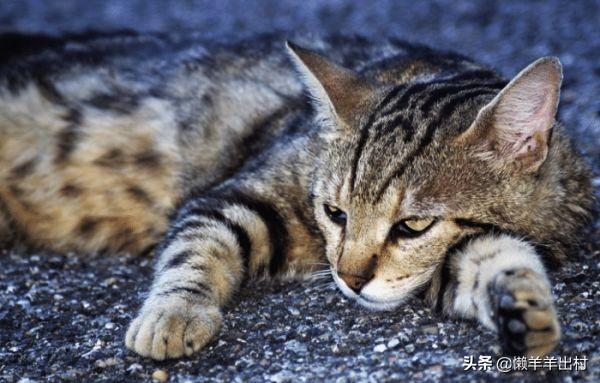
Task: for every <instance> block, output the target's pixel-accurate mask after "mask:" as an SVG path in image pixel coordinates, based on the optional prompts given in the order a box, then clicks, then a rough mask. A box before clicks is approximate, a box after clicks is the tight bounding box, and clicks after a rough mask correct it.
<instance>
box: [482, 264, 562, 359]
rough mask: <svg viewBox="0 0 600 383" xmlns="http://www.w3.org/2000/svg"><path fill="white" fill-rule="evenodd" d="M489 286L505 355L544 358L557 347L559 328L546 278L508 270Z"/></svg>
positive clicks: (530, 272) (532, 273) (528, 272)
mask: <svg viewBox="0 0 600 383" xmlns="http://www.w3.org/2000/svg"><path fill="white" fill-rule="evenodd" d="M489 287H490V295H491V298H492V307H493V312H494V319H495V322H496V326H497V328H498V333H499V336H500V342H501V344H502V347H503V350H504V352H505V353H506V354H509V355H526V356H540V357H541V356H544V355H547V354H548V353H550V352H551V351H552V350H553V349H554V348H555V347H556V345H557V343H558V341H559V340H560V325H559V323H558V319H557V315H556V311H555V309H554V306H553V304H552V294H551V291H550V286H549V285H548V283H547V282H546V280H545V278H544V277H543V276H541V275H540V274H538V273H536V272H535V271H533V270H531V269H527V268H522V269H512V270H505V271H504V272H502V273H500V274H499V275H498V276H497V277H496V279H495V280H494V281H493V282H492V283H491V284H490V286H489Z"/></svg>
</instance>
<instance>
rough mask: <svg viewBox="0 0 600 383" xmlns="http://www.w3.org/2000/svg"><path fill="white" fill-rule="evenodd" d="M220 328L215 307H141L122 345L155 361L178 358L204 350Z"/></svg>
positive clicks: (180, 303)
mask: <svg viewBox="0 0 600 383" xmlns="http://www.w3.org/2000/svg"><path fill="white" fill-rule="evenodd" d="M220 327H221V312H220V310H219V309H218V308H217V307H215V306H202V305H192V304H190V303H187V302H183V301H175V302H173V301H170V302H162V304H161V302H157V303H155V304H153V305H151V306H149V307H144V308H143V309H142V311H141V312H140V314H139V315H138V317H137V318H135V319H134V320H133V321H132V322H131V324H130V325H129V329H128V330H127V335H126V336H125V344H126V345H127V347H128V348H129V349H131V350H133V351H135V352H137V353H138V354H140V355H141V356H145V357H150V358H152V359H155V360H164V359H169V358H179V357H182V356H183V355H187V356H190V355H192V354H193V353H194V352H196V351H198V350H200V349H201V348H202V347H204V346H205V345H206V344H207V343H208V342H209V341H210V340H211V339H212V338H213V337H214V336H215V335H216V334H217V333H218V332H219V329H220Z"/></svg>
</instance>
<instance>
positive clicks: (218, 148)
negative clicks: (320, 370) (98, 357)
mask: <svg viewBox="0 0 600 383" xmlns="http://www.w3.org/2000/svg"><path fill="white" fill-rule="evenodd" d="M1 38H4V39H9V38H11V39H15V38H16V39H20V40H19V41H20V43H25V42H29V45H28V46H31V47H32V48H31V50H26V51H22V52H20V53H18V54H15V55H10V54H9V55H7V56H6V57H5V61H4V62H3V63H1V64H0V238H2V237H8V238H9V239H10V238H11V237H13V236H14V235H19V237H20V238H22V239H23V241H25V242H26V243H27V244H29V245H32V246H38V247H45V248H51V249H53V250H57V251H82V252H93V251H106V252H109V253H115V252H120V251H129V252H136V253H137V252H143V251H147V250H148V249H152V248H154V250H155V251H154V252H155V254H156V256H157V262H156V267H155V269H156V270H155V278H154V282H153V284H152V287H151V289H150V292H149V294H148V297H147V299H146V301H145V302H144V304H143V306H142V308H141V310H140V312H139V315H138V316H137V317H136V318H135V319H134V320H133V322H132V323H131V325H130V327H129V330H128V332H127V336H126V344H127V346H128V347H129V348H131V349H132V350H134V351H135V352H137V353H139V354H141V355H144V356H148V357H151V358H154V359H158V360H161V359H165V358H177V357H181V356H183V355H191V354H192V353H193V352H195V351H197V350H199V349H201V348H202V347H203V346H204V345H205V344H207V342H209V341H210V340H211V339H212V338H213V337H214V336H215V335H216V333H217V332H218V331H219V328H220V326H221V321H222V314H221V312H222V311H221V310H222V308H223V307H224V306H225V305H226V304H227V302H229V301H230V299H231V297H232V296H233V294H234V293H235V291H236V290H237V289H238V288H240V286H241V284H242V281H243V280H244V279H245V278H250V279H262V278H305V277H309V276H310V275H311V273H312V272H315V271H317V270H318V269H319V268H320V266H319V265H323V263H324V262H328V263H329V264H330V269H331V271H332V275H333V278H334V280H335V282H336V283H337V284H338V286H339V287H340V289H341V291H342V292H343V293H344V294H346V295H347V296H349V297H351V298H352V299H354V300H356V301H357V302H358V303H360V304H362V305H363V306H365V307H369V308H372V309H391V308H394V307H397V306H398V305H400V304H402V303H403V302H404V301H405V300H406V298H407V297H409V296H411V295H416V294H419V293H423V294H424V295H425V296H426V297H427V300H428V301H429V302H430V303H431V304H432V305H434V306H437V307H439V308H440V310H441V311H442V312H444V313H445V314H448V315H456V316H461V317H469V318H478V319H479V320H480V321H481V322H482V323H483V324H484V325H486V326H488V327H490V328H492V329H495V330H497V331H498V333H499V335H500V337H501V340H502V342H503V345H504V347H505V349H506V350H507V351H509V352H517V353H528V354H532V355H533V354H544V353H546V352H548V351H549V350H551V349H552V347H553V346H554V345H555V344H556V342H557V341H558V338H559V336H560V329H559V328H558V325H557V322H556V313H555V311H554V309H553V306H552V301H551V296H550V293H549V285H548V282H547V278H546V276H545V271H544V266H542V262H543V263H545V264H553V263H557V262H560V261H562V260H565V259H567V257H568V255H569V254H570V249H572V248H573V247H574V246H576V245H577V243H578V242H577V237H578V234H579V232H580V231H581V230H582V229H583V228H585V224H586V220H587V219H589V216H590V211H591V207H592V192H591V185H590V182H589V173H588V171H587V169H586V167H585V165H584V163H583V161H582V160H581V158H580V157H579V156H578V155H577V154H576V152H575V151H574V150H573V149H572V148H571V146H570V143H569V140H568V138H567V137H566V135H565V133H564V128H563V127H562V126H561V125H560V124H557V123H555V121H554V113H555V112H556V104H557V100H558V89H559V87H560V79H561V73H560V66H559V64H558V62H557V61H556V60H554V59H542V60H540V61H538V62H536V63H534V64H533V65H532V66H530V67H528V68H526V69H525V70H524V71H523V72H521V73H520V74H519V75H518V76H517V77H515V79H513V80H512V81H511V82H508V81H506V80H505V79H503V78H502V77H500V76H499V75H498V74H497V73H496V72H494V71H493V70H491V69H489V68H487V67H485V66H483V65H479V64H477V63H474V62H473V61H471V60H469V59H467V58H465V57H463V56H460V55H457V54H454V53H451V52H439V51H434V50H431V49H429V48H427V47H424V46H418V45H412V44H407V43H405V42H403V41H400V40H394V39H390V40H386V41H380V42H376V41H370V40H367V39H363V38H360V37H340V36H337V37H330V38H323V39H315V38H314V37H306V36H296V37H295V38H294V40H295V41H296V42H297V43H298V44H299V45H295V44H288V49H287V52H286V49H285V47H284V44H283V41H282V40H281V39H280V38H279V37H277V36H262V37H259V38H257V39H255V40H251V41H242V42H239V43H235V44H221V43H207V42H203V41H201V40H200V39H199V38H198V36H196V35H194V34H189V35H185V36H183V35H150V34H148V35H137V34H120V35H100V36H78V37H71V40H70V41H69V40H60V39H53V38H43V39H41V40H40V41H41V42H43V44H37V43H36V41H37V40H36V39H39V38H36V37H31V36H30V37H17V36H14V35H11V36H5V37H0V39H1ZM38 42H39V41H38ZM302 46H306V47H310V48H311V49H306V48H302ZM65 62H66V63H69V64H70V65H64V63H65ZM292 64H293V65H292ZM539 249H546V250H549V251H543V252H541V251H540V250H539ZM528 294H529V295H528ZM532 302H533V303H532ZM540 312H543V314H544V315H545V317H547V318H549V319H548V320H547V321H543V320H540V318H539V317H540V315H539V313H540ZM517 314H518V315H517ZM519 315H520V316H519Z"/></svg>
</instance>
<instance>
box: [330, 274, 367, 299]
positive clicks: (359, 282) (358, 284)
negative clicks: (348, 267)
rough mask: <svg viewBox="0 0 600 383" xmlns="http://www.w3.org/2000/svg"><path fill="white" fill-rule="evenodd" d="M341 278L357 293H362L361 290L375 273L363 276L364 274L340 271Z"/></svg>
mask: <svg viewBox="0 0 600 383" xmlns="http://www.w3.org/2000/svg"><path fill="white" fill-rule="evenodd" d="M338 275H339V276H340V278H341V279H342V280H343V281H344V282H345V283H346V285H348V287H350V288H351V289H352V291H354V292H355V293H357V294H360V290H361V289H362V288H363V286H364V285H366V284H367V283H368V282H369V281H370V280H371V279H372V278H373V275H370V276H362V275H352V274H345V273H341V272H338Z"/></svg>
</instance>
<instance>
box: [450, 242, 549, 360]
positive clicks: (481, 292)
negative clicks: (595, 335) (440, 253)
mask: <svg viewBox="0 0 600 383" xmlns="http://www.w3.org/2000/svg"><path fill="white" fill-rule="evenodd" d="M449 262H450V263H449V265H448V266H449V272H450V280H449V283H448V285H447V286H446V288H445V289H444V290H443V291H442V294H443V297H442V299H443V309H444V312H445V313H447V314H451V315H455V316H460V317H466V318H476V319H477V320H478V321H479V322H480V323H481V324H483V325H484V326H486V327H488V328H490V329H493V330H495V331H497V332H498V335H499V337H500V342H501V344H502V347H503V350H504V352H505V353H507V354H511V355H528V356H543V355H546V354H548V353H549V352H551V351H552V350H553V349H554V347H555V346H556V345H557V343H558V341H559V339H560V325H559V323H558V318H557V315H556V310H555V308H554V304H553V298H552V292H551V290H550V283H549V281H548V277H547V276H546V271H545V269H544V266H543V265H542V263H541V261H540V259H539V256H538V254H536V252H535V249H534V248H533V247H532V246H531V245H530V244H528V243H527V242H525V241H523V240H521V239H518V238H515V237H512V236H509V235H489V236H484V237H479V238H477V239H474V240H472V241H470V242H468V243H467V245H466V246H465V247H463V249H462V250H460V251H458V252H457V253H455V254H453V255H452V258H451V259H450V261H449Z"/></svg>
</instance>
